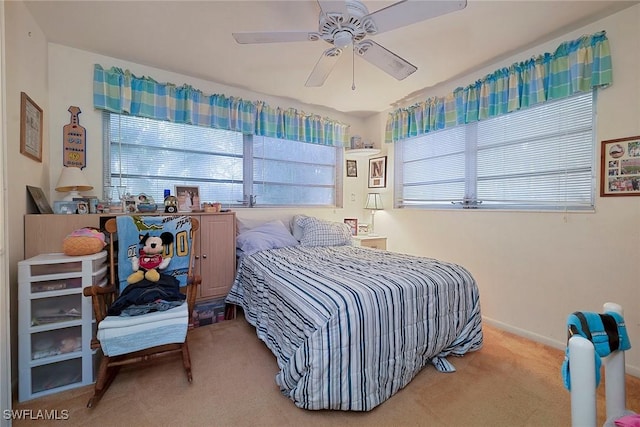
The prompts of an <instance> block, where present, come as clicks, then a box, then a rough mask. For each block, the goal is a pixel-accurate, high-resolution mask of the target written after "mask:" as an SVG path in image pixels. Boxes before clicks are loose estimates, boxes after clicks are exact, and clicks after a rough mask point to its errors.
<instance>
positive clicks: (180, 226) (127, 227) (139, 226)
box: [116, 215, 192, 292]
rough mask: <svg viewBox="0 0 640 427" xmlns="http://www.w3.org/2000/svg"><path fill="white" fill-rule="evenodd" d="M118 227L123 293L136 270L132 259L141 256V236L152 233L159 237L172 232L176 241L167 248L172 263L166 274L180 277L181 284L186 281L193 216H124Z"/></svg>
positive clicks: (119, 271) (119, 272)
mask: <svg viewBox="0 0 640 427" xmlns="http://www.w3.org/2000/svg"><path fill="white" fill-rule="evenodd" d="M116 224H117V227H118V280H119V282H120V289H119V290H120V292H122V291H124V289H125V288H126V287H127V285H128V283H127V277H129V275H130V274H131V273H133V267H132V265H131V258H133V257H134V256H139V250H140V238H141V237H142V236H144V235H145V234H147V233H149V234H150V235H151V236H159V235H160V234H162V233H163V232H170V233H172V234H173V243H171V245H169V247H166V248H165V255H167V256H170V257H171V262H170V263H169V266H168V267H167V269H166V270H163V271H162V273H163V274H167V275H171V276H173V277H175V278H176V279H178V282H179V283H180V286H185V285H186V284H187V274H188V272H189V249H190V248H191V238H192V236H191V219H190V218H189V217H188V216H184V215H180V216H145V215H140V216H138V215H122V216H118V217H117V218H116Z"/></svg>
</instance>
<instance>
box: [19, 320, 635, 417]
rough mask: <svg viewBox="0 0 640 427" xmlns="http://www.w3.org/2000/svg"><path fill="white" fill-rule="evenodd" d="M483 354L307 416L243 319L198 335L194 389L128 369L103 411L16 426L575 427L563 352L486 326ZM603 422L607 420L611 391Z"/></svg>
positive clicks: (69, 403) (631, 387) (67, 402)
mask: <svg viewBox="0 0 640 427" xmlns="http://www.w3.org/2000/svg"><path fill="white" fill-rule="evenodd" d="M483 329H484V346H483V348H482V349H481V350H479V351H477V352H473V353H469V354H467V355H465V356H464V357H461V358H450V361H451V362H452V363H453V364H454V366H455V367H456V369H457V371H456V372H455V373H449V374H446V373H440V372H437V371H436V370H435V369H434V368H433V366H428V367H426V368H424V369H423V370H422V371H421V372H420V373H419V374H418V375H417V376H416V377H415V378H414V379H413V381H411V382H410V383H409V384H408V385H407V387H405V388H404V389H402V390H400V391H399V392H398V393H397V394H396V395H394V396H392V397H391V398H390V399H389V400H387V401H386V402H384V403H383V404H381V405H379V406H378V407H376V408H375V409H374V410H372V411H370V412H364V413H361V412H341V411H306V410H303V409H299V408H297V407H296V406H295V405H294V404H293V402H292V401H290V400H289V399H288V398H286V397H284V396H283V395H282V394H281V393H280V391H279V389H278V387H277V385H276V383H275V380H274V377H275V375H276V373H277V371H278V366H277V363H276V360H275V357H274V356H273V355H272V354H271V352H270V351H269V350H268V349H267V348H266V346H265V345H264V344H263V343H262V342H261V341H260V340H259V339H258V338H257V336H256V334H255V330H254V329H253V327H251V326H250V325H249V324H248V323H247V322H246V321H245V319H244V318H243V317H242V316H239V317H238V318H237V319H235V320H228V321H225V322H221V323H217V324H213V325H209V326H202V327H200V328H196V329H195V330H193V331H191V332H190V335H189V349H190V351H191V361H192V365H193V376H194V380H193V383H192V384H189V383H188V381H187V378H186V375H185V374H184V370H183V369H182V363H181V360H180V357H179V355H176V356H169V357H167V358H164V359H159V360H155V361H154V362H153V363H152V364H149V365H144V366H141V365H138V366H135V367H133V366H129V367H125V368H123V369H122V370H121V371H120V373H119V374H118V376H117V377H116V379H115V380H114V382H113V384H112V385H111V388H110V389H109V390H108V391H107V393H106V394H105V395H104V397H103V398H102V400H101V401H100V402H99V403H98V405H97V406H96V407H94V408H92V409H88V408H86V403H87V401H88V400H89V398H90V397H91V395H92V394H93V387H92V386H87V387H81V388H77V389H73V390H69V391H65V392H61V393H57V394H54V395H50V396H45V397H41V398H38V399H34V400H30V401H27V402H23V403H17V402H14V407H13V409H14V410H31V414H33V416H35V415H36V414H37V411H49V412H48V413H49V414H51V413H54V414H58V415H62V414H67V416H66V417H64V418H67V419H65V420H59V421H52V420H48V421H47V420H39V421H37V422H34V421H33V420H32V419H29V420H17V419H16V420H14V421H13V426H16V427H20V426H26V425H38V426H45V425H64V426H66V427H71V426H87V425H100V426H129V425H131V426H133V425H135V426H175V425H180V426H205V425H206V426H434V427H438V426H454V427H457V426H461V427H462V426H464V427H466V426H476V427H477V426H487V427H489V426H491V427H495V426H523V427H526V426H531V427H546V426H570V425H571V414H570V412H571V410H570V400H571V399H570V395H569V392H568V391H567V390H565V388H564V387H563V385H562V379H561V375H560V366H561V364H562V360H563V357H564V352H563V351H560V350H558V349H554V348H551V347H548V346H545V345H541V344H538V343H535V342H532V341H529V340H526V339H523V338H520V337H518V336H515V335H513V334H510V333H507V332H504V331H501V330H499V329H496V328H494V327H491V326H487V325H484V327H483ZM627 407H628V408H629V409H631V410H633V411H636V412H638V411H640V379H638V378H635V377H631V376H627ZM598 421H599V425H602V423H604V421H605V407H604V385H603V384H601V385H600V387H599V388H598Z"/></svg>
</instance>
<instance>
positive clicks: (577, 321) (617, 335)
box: [562, 311, 631, 390]
mask: <svg viewBox="0 0 640 427" xmlns="http://www.w3.org/2000/svg"><path fill="white" fill-rule="evenodd" d="M567 326H568V328H569V332H568V338H567V349H566V352H565V357H564V362H563V363H562V379H563V380H564V386H565V387H566V388H567V390H571V378H570V376H569V369H570V367H569V341H568V340H569V339H570V338H571V337H572V336H574V335H580V336H582V337H584V338H586V339H588V340H589V341H591V342H592V343H593V347H594V349H595V359H596V387H597V386H598V385H599V384H600V366H601V363H602V362H601V361H600V358H601V357H605V356H608V355H609V354H611V353H612V352H614V351H616V350H620V351H625V350H628V349H630V348H631V343H630V342H629V336H628V335H627V328H626V326H625V323H624V319H623V317H622V316H621V315H620V314H618V313H616V312H613V311H607V312H605V313H604V314H598V313H593V312H588V311H576V312H575V313H572V314H570V315H569V317H568V318H567Z"/></svg>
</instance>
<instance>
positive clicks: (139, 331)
mask: <svg viewBox="0 0 640 427" xmlns="http://www.w3.org/2000/svg"><path fill="white" fill-rule="evenodd" d="M123 218H127V219H130V220H131V221H132V224H133V225H134V227H137V228H136V229H135V230H140V231H139V234H145V233H146V232H147V230H149V229H151V230H153V233H158V234H159V233H160V231H162V230H159V229H160V228H166V227H165V224H167V223H171V221H173V223H174V225H175V224H178V225H179V226H180V227H184V224H185V222H187V223H188V222H190V225H191V227H190V232H189V233H182V234H183V235H182V236H180V237H178V238H176V239H175V242H174V243H172V245H175V247H173V248H171V249H170V250H172V251H173V255H177V254H178V253H180V255H182V258H183V261H182V263H183V264H185V265H183V266H182V267H183V268H182V269H181V271H180V272H182V273H183V275H184V277H182V278H181V284H184V285H185V286H183V287H182V288H181V292H182V293H185V294H186V300H185V302H184V303H182V304H181V305H180V306H178V307H174V308H170V309H169V310H166V311H157V312H151V313H147V314H142V315H138V316H131V317H122V316H109V315H108V309H109V307H110V306H111V305H112V304H113V302H114V301H115V300H116V298H117V296H118V294H119V293H120V292H121V291H122V290H123V289H124V287H126V285H127V283H126V279H127V277H128V274H127V273H128V271H127V268H130V266H129V263H125V264H126V265H122V260H123V259H126V255H121V257H120V263H121V264H119V263H118V258H119V257H118V254H117V251H116V250H114V240H115V239H114V237H115V235H116V232H117V228H118V225H117V222H116V219H110V220H108V221H107V222H106V224H105V229H106V231H107V232H108V234H109V237H110V243H109V269H110V271H109V273H110V279H109V285H108V286H106V287H102V286H97V285H93V286H90V287H86V288H84V289H83V294H84V295H85V296H87V297H91V299H92V305H93V310H94V313H95V318H96V323H97V326H98V334H97V336H96V337H95V338H94V339H93V340H92V341H91V348H92V349H101V350H102V353H103V356H102V360H101V362H100V367H99V370H98V378H97V380H96V384H95V391H94V395H93V397H91V399H89V402H88V403H87V407H89V408H91V407H93V406H94V405H95V404H97V403H98V401H99V400H100V398H101V397H102V395H103V394H104V393H105V392H106V391H107V389H108V388H109V386H110V385H111V382H112V381H113V379H114V377H115V375H116V374H117V373H118V370H119V369H120V367H121V366H122V365H127V364H131V363H139V362H143V361H147V360H149V359H153V358H155V357H157V356H163V355H167V354H171V353H175V352H181V353H182V363H183V365H184V369H185V372H186V374H187V379H188V380H189V382H191V381H192V379H193V377H192V374H191V359H190V356H189V347H188V344H187V331H188V330H189V329H192V328H193V322H192V313H193V308H194V304H195V299H196V293H197V289H198V286H199V285H200V283H201V278H200V276H195V275H194V274H193V271H192V269H193V261H194V255H195V254H194V251H193V247H194V241H195V236H196V234H197V233H196V232H197V230H198V228H199V222H198V220H197V219H195V218H190V217H151V216H150V217H129V216H127V217H123ZM118 221H125V219H121V218H119V219H118ZM149 223H151V225H149ZM121 224H125V225H129V224H128V223H126V222H123V223H121ZM170 231H172V232H173V231H175V230H170ZM123 234H124V235H123ZM130 234H132V233H129V234H126V233H120V234H119V235H118V244H119V247H120V250H121V251H126V250H127V248H133V247H136V246H137V245H138V243H139V242H138V241H135V242H129V241H126V240H125V238H126V237H128V236H129V235H130ZM136 234H137V235H136V236H135V237H136V238H137V237H138V233H136ZM176 234H180V233H176ZM184 234H188V237H185V236H184ZM134 245H135V246H134ZM179 246H180V247H179ZM185 248H186V249H187V251H188V253H187V252H185ZM125 253H126V252H125ZM136 253H137V252H136ZM123 257H124V258H123ZM172 262H173V260H172ZM187 262H188V266H186V263H187ZM116 266H118V274H117V275H116ZM172 268H173V267H172V263H170V264H169V268H168V269H167V270H163V271H162V273H164V274H171V275H173V276H176V275H177V274H178V273H180V272H176V271H173V270H172ZM170 270H171V271H170ZM116 279H117V280H116ZM168 331H170V332H168ZM128 333H131V335H127V334H128ZM98 337H101V340H102V342H101V341H100V340H99V339H98ZM140 337H144V338H143V339H140ZM107 340H112V341H111V342H107ZM141 342H144V343H143V344H141ZM128 346H131V349H130V350H129V349H128V348H127V347H128Z"/></svg>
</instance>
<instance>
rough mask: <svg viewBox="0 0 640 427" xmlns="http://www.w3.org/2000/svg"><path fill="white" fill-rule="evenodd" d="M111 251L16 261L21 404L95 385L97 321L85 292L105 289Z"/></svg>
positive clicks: (45, 256) (56, 255)
mask: <svg viewBox="0 0 640 427" xmlns="http://www.w3.org/2000/svg"><path fill="white" fill-rule="evenodd" d="M106 276H107V252H106V251H102V252H99V253H97V254H94V255H85V256H66V255H64V254H61V253H52V254H41V255H36V256H34V257H32V258H29V259H26V260H24V261H20V262H19V263H18V282H19V283H18V285H19V291H18V304H19V305H18V342H19V345H18V361H19V371H20V375H19V400H20V402H24V401H25V400H30V399H35V398H36V397H40V396H45V395H48V394H52V393H57V392H60V391H63V390H69V389H72V388H75V387H80V386H83V385H88V384H92V383H93V382H94V381H95V367H97V366H98V364H97V363H96V360H94V359H95V358H96V357H97V352H96V351H94V350H91V338H92V337H93V334H94V330H95V321H94V316H93V309H92V306H91V298H87V297H84V296H83V295H82V288H84V287H85V286H90V285H92V284H97V285H105V284H106V281H107V279H106Z"/></svg>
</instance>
